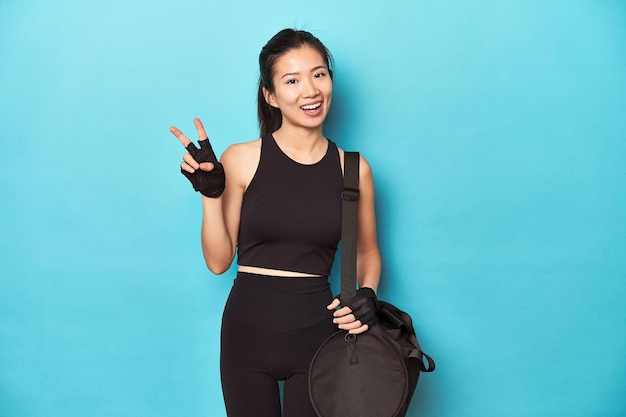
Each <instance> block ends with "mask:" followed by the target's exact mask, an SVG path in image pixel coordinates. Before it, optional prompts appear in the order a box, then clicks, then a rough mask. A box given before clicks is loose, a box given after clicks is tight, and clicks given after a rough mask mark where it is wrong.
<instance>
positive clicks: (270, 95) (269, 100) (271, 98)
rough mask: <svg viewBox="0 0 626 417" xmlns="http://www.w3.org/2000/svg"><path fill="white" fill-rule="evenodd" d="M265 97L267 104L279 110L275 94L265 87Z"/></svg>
mask: <svg viewBox="0 0 626 417" xmlns="http://www.w3.org/2000/svg"><path fill="white" fill-rule="evenodd" d="M263 97H265V102H266V103H267V104H269V105H270V106H272V107H276V108H278V103H276V99H275V98H274V94H273V93H272V92H270V91H269V90H268V89H267V88H265V87H263Z"/></svg>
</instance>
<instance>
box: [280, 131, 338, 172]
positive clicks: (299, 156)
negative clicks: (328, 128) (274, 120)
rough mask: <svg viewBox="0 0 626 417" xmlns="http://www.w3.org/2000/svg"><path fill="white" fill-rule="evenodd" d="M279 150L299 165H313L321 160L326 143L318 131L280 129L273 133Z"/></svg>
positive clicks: (326, 146)
mask: <svg viewBox="0 0 626 417" xmlns="http://www.w3.org/2000/svg"><path fill="white" fill-rule="evenodd" d="M273 136H274V140H275V141H276V144H278V146H279V147H280V149H281V150H282V151H283V152H284V153H285V154H286V155H287V156H289V157H290V158H291V159H293V160H294V161H296V162H299V163H301V164H313V163H316V162H318V161H319V160H321V159H322V158H323V157H324V155H325V154H326V151H327V149H328V141H327V140H326V138H325V137H324V135H323V134H322V130H321V129H319V131H305V130H299V129H298V130H291V129H283V128H282V127H281V128H280V129H278V130H277V131H276V132H274V133H273Z"/></svg>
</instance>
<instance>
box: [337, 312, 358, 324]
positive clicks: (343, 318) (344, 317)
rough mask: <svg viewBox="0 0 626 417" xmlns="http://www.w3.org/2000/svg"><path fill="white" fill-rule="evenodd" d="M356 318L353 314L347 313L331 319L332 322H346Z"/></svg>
mask: <svg viewBox="0 0 626 417" xmlns="http://www.w3.org/2000/svg"><path fill="white" fill-rule="evenodd" d="M355 320H356V317H354V314H348V315H346V316H343V317H336V318H334V319H333V323H335V324H346V323H353V322H354V321H355Z"/></svg>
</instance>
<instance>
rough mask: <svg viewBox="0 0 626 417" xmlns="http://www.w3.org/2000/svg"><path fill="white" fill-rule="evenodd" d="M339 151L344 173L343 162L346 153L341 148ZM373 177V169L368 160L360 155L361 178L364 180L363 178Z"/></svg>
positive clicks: (338, 148)
mask: <svg viewBox="0 0 626 417" xmlns="http://www.w3.org/2000/svg"><path fill="white" fill-rule="evenodd" d="M337 150H338V151H339V160H340V161H341V170H342V171H343V166H344V165H343V161H344V155H345V151H344V150H343V149H341V148H340V147H337ZM371 176H372V167H371V166H370V164H369V162H367V159H365V157H364V156H363V154H361V153H359V177H360V178H361V179H362V178H363V177H371Z"/></svg>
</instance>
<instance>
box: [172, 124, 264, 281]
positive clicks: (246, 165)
mask: <svg viewBox="0 0 626 417" xmlns="http://www.w3.org/2000/svg"><path fill="white" fill-rule="evenodd" d="M194 123H195V126H196V130H197V131H198V138H199V139H200V143H201V144H203V141H204V140H206V141H208V137H207V134H206V132H205V130H204V127H203V125H202V122H201V121H200V120H199V119H197V118H196V119H194ZM170 131H171V132H172V133H173V134H174V135H175V136H176V137H177V138H178V140H179V141H180V142H181V143H182V144H183V146H185V148H187V147H188V146H189V144H190V143H191V140H189V138H187V136H185V135H184V134H183V133H182V132H181V131H180V130H178V129H177V128H176V127H174V126H172V127H171V128H170ZM207 143H208V142H207ZM250 143H254V142H250ZM221 159H222V160H221V165H222V166H223V169H224V173H225V177H226V178H227V181H226V183H225V187H224V192H223V193H222V194H221V195H220V196H219V197H206V196H204V195H203V196H202V228H201V239H202V252H203V255H204V260H205V262H206V265H207V267H208V268H209V269H210V270H211V271H212V272H213V273H215V274H221V273H224V272H225V271H226V270H228V268H230V265H231V264H232V261H233V259H234V257H235V251H236V247H237V236H238V230H239V216H240V214H239V213H240V211H241V203H242V201H243V193H244V191H245V188H246V186H247V183H249V178H251V177H252V175H253V174H254V172H253V171H254V169H256V165H255V163H254V146H250V145H249V144H239V145H231V146H230V147H229V148H228V149H227V150H226V151H225V152H224V154H223V155H222V158H221ZM216 163H217V162H216ZM257 163H258V160H257ZM251 164H252V165H254V166H251ZM214 168H215V165H214V164H213V163H210V162H201V163H198V162H197V161H196V160H195V159H194V158H193V157H192V155H191V154H189V153H185V154H184V155H183V163H182V164H181V169H182V170H184V171H186V172H187V173H190V174H193V173H195V172H196V171H197V170H201V171H204V172H206V173H207V174H209V173H211V171H213V169H214ZM250 172H252V174H250ZM246 175H249V176H250V177H249V178H247V177H246Z"/></svg>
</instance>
